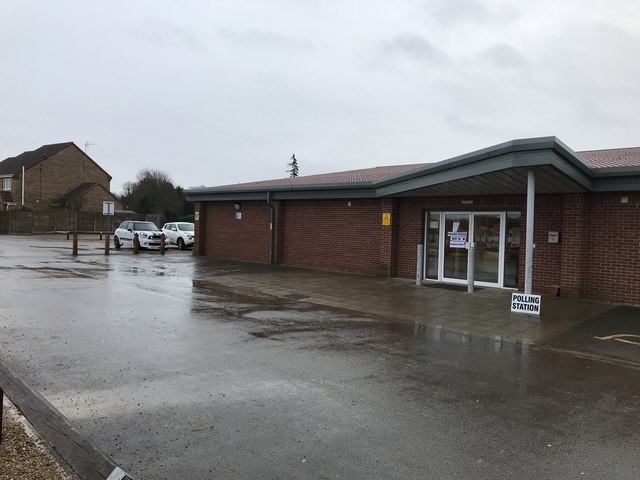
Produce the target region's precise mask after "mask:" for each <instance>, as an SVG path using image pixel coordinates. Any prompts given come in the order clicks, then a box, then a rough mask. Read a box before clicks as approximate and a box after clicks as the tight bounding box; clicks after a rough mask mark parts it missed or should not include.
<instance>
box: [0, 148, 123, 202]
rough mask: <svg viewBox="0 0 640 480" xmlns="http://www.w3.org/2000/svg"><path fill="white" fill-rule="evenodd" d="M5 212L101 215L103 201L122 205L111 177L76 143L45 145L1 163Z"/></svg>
mask: <svg viewBox="0 0 640 480" xmlns="http://www.w3.org/2000/svg"><path fill="white" fill-rule="evenodd" d="M0 180H1V181H2V191H1V195H2V198H1V200H2V204H1V206H0V208H1V209H2V210H20V209H24V210H32V211H49V210H55V209H63V210H75V211H84V212H100V211H102V202H103V201H113V202H115V205H116V209H117V210H119V209H122V202H121V201H120V200H119V199H118V198H117V197H116V196H115V195H113V194H112V193H111V191H110V185H111V175H109V174H108V173H107V172H106V171H105V170H104V169H103V168H102V167H100V165H98V164H97V163H96V162H95V161H94V160H93V159H92V158H91V157H89V155H87V154H86V152H84V151H82V150H81V149H80V148H78V147H77V146H76V145H75V143H73V142H65V143H56V144H51V145H43V146H41V147H40V148H37V149H36V150H33V151H27V152H23V153H21V154H20V155H17V156H15V157H9V158H7V159H5V160H3V161H2V162H0Z"/></svg>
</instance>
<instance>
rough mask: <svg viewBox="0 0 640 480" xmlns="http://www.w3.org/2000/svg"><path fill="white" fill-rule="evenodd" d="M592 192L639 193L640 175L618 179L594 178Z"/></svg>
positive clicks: (619, 177)
mask: <svg viewBox="0 0 640 480" xmlns="http://www.w3.org/2000/svg"><path fill="white" fill-rule="evenodd" d="M591 191H593V192H638V191H640V173H638V172H636V174H635V175H625V176H618V177H607V178H594V179H593V187H592V188H591Z"/></svg>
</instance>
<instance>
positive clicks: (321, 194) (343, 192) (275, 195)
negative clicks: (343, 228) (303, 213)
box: [271, 188, 376, 200]
mask: <svg viewBox="0 0 640 480" xmlns="http://www.w3.org/2000/svg"><path fill="white" fill-rule="evenodd" d="M375 196H376V190H375V188H367V189H363V188H360V189H355V190H351V189H343V188H340V189H334V190H312V191H304V192H272V193H271V198H272V199H273V200H324V199H332V198H374V197H375Z"/></svg>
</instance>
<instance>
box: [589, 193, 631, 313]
mask: <svg viewBox="0 0 640 480" xmlns="http://www.w3.org/2000/svg"><path fill="white" fill-rule="evenodd" d="M622 196H626V197H628V201H629V203H627V204H622V203H620V199H621V197H622ZM589 200H590V202H589V206H588V216H587V218H588V224H587V226H586V228H585V237H586V249H585V254H584V257H585V259H586V260H585V267H584V268H585V275H584V283H583V285H584V286H583V290H582V295H583V296H586V297H589V298H594V299H603V300H609V301H613V302H619V303H628V304H636V305H638V304H640V240H639V234H640V195H638V194H635V195H634V194H625V193H621V194H599V195H594V196H592V197H591V198H590V199H589Z"/></svg>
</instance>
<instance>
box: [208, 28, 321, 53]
mask: <svg viewBox="0 0 640 480" xmlns="http://www.w3.org/2000/svg"><path fill="white" fill-rule="evenodd" d="M217 36H218V38H220V39H221V40H224V41H226V42H227V43H231V44H234V45H237V46H243V47H264V48H274V49H278V50H287V51H306V52H309V51H313V50H315V47H314V45H313V43H312V42H310V41H309V40H306V39H302V38H295V37H288V36H285V35H282V34H280V33H276V32H265V31H261V30H255V29H251V30H245V31H243V32H234V31H232V30H229V29H226V28H221V29H219V30H218V32H217Z"/></svg>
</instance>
